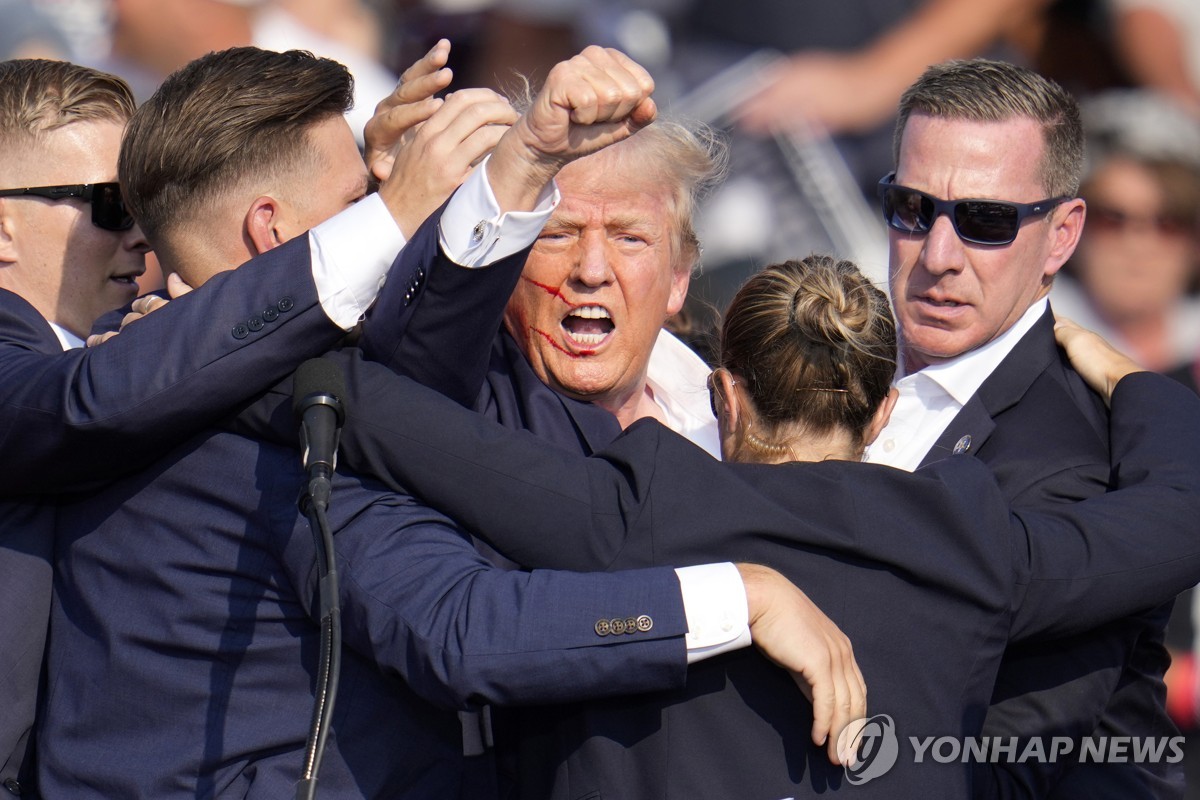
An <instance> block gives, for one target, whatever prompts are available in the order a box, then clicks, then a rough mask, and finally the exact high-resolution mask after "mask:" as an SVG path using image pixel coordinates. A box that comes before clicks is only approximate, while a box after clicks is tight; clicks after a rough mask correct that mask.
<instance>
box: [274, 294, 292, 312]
mask: <svg viewBox="0 0 1200 800" xmlns="http://www.w3.org/2000/svg"><path fill="white" fill-rule="evenodd" d="M275 307H276V308H278V309H279V310H280V311H282V312H283V313H285V314H286V313H287V312H289V311H291V310H292V309H293V308H295V307H296V301H295V300H293V299H292V298H290V297H283V298H280V300H279V302H278V303H276V304H275Z"/></svg>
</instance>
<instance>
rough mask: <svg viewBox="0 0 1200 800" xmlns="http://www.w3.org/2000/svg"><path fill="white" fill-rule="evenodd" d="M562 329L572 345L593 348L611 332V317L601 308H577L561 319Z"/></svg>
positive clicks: (612, 327)
mask: <svg viewBox="0 0 1200 800" xmlns="http://www.w3.org/2000/svg"><path fill="white" fill-rule="evenodd" d="M561 324H562V328H563V330H564V331H566V333H567V336H568V337H569V338H570V339H571V341H573V342H574V343H576V344H578V345H580V346H582V347H595V346H597V345H599V344H600V343H601V342H603V341H604V340H605V339H606V338H608V335H609V334H610V333H612V332H613V329H614V328H615V327H616V325H614V324H613V321H612V315H611V314H609V313H608V309H607V308H604V307H603V306H579V307H577V308H573V309H571V311H570V313H568V314H567V316H566V317H564V318H563V321H562V323H561Z"/></svg>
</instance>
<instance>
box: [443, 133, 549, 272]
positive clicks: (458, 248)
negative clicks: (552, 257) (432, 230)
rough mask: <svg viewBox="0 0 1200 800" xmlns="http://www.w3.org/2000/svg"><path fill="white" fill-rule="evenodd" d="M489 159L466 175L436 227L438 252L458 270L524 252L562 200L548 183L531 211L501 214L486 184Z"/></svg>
mask: <svg viewBox="0 0 1200 800" xmlns="http://www.w3.org/2000/svg"><path fill="white" fill-rule="evenodd" d="M490 159H491V156H490V155H489V156H488V157H487V158H485V159H484V160H483V163H482V164H480V165H479V167H478V168H477V169H475V170H474V171H472V172H471V174H470V175H469V176H467V179H466V180H465V181H464V182H463V185H462V186H460V187H459V188H458V191H456V192H455V193H454V196H453V197H451V198H450V202H449V203H447V204H446V209H445V210H444V211H443V212H442V218H441V221H440V224H439V226H438V238H439V241H440V243H441V245H442V252H443V253H445V254H446V257H447V258H449V259H450V260H451V261H453V262H454V263H455V264H458V265H459V266H460V267H470V268H475V267H487V266H490V265H492V264H494V263H496V262H497V261H499V260H500V259H502V258H507V257H508V256H511V255H513V254H515V253H519V252H520V251H522V250H524V249H525V248H526V247H528V246H529V245H531V244H533V242H534V241H535V240H536V239H537V236H538V234H539V233H541V230H542V226H543V225H545V224H546V221H547V220H548V219H550V215H551V214H553V213H554V209H556V208H558V203H559V200H561V199H562V198H561V195H560V194H559V192H558V186H557V185H556V184H554V183H553V182H551V183H550V184H549V185H547V186H546V188H545V189H543V190H542V193H541V195H539V196H538V202H537V205H536V206H535V207H534V209H533V210H532V211H509V212H507V213H501V212H500V203H499V202H497V200H496V195H495V194H494V193H493V192H492V186H491V184H490V183H488V178H487V164H488V161H489V160H490Z"/></svg>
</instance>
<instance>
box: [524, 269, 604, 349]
mask: <svg viewBox="0 0 1200 800" xmlns="http://www.w3.org/2000/svg"><path fill="white" fill-rule="evenodd" d="M521 280H523V281H526V282H528V283H531V284H533V285H534V286H536V287H538V288H539V289H541V290H542V291H544V292H545V293H546V294H548V295H550V296H551V297H557V298H558V299H559V300H562V301H563V302H564V303H566V304H567V305H568V306H571V307H572V308H575V305H574V304H573V303H571V302H570V301H569V300H567V298H565V297H563V295H562V292H560V291H559V290H558V289H555V288H554V287H553V286H547V285H546V284H544V283H538V282H537V281H535V280H532V279H530V278H526V277H525V276H521ZM529 329H530V330H531V331H533V332H534V333H536V334H537V335H538V336H541V337H542V338H543V339H545V340H546V342H547V343H548V344H549V345H550V346H551V347H553V348H554V349H555V350H557V351H559V352H560V353H562V354H564V355H566V356H569V357H571V358H583V357H584V356H594V355H595V354H596V351H595V350H580V351H579V352H577V353H572V352H571V351H570V350H568V349H566V348H565V347H563V346H562V345H561V344H559V343H558V342H556V341H555V340H554V337H553V336H551V335H550V334H549V333H547V332H546V331H544V330H541V329H540V328H535V327H534V326H532V325H530V326H529Z"/></svg>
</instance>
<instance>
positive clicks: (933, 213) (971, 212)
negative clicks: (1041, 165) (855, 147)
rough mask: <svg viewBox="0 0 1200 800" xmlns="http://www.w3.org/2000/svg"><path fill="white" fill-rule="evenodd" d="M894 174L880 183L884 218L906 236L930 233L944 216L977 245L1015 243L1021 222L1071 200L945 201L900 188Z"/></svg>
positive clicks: (956, 231) (890, 225) (967, 240)
mask: <svg viewBox="0 0 1200 800" xmlns="http://www.w3.org/2000/svg"><path fill="white" fill-rule="evenodd" d="M895 178H896V173H894V172H891V173H888V174H887V175H885V176H884V177H883V179H882V180H881V181H879V199H880V200H882V201H883V219H884V221H885V222H887V224H888V227H890V228H894V229H896V230H898V231H900V232H902V233H918V234H924V233H929V229H930V228H932V227H933V223H934V220H936V219H937V218H938V217H939V216H941V215H942V214H945V215H946V216H948V217H949V218H950V221H951V222H952V223H953V224H954V232H955V233H957V234H958V238H960V239H962V240H963V241H964V242H972V243H973V244H990V245H1002V244H1011V243H1012V241H1013V239H1016V238H1017V232H1018V231H1019V230H1020V229H1021V222H1022V221H1023V220H1025V219H1026V218H1027V217H1041V216H1045V215H1046V214H1049V213H1050V212H1051V211H1053V210H1054V208H1055V206H1057V205H1058V204H1059V203H1064V202H1066V201H1067V200H1070V199H1071V198H1070V197H1052V198H1050V199H1049V200H1039V201H1038V202H1036V203H1008V202H1005V201H1003V200H942V199H941V198H938V197H934V196H933V195H931V194H925V192H919V191H917V190H916V189H910V188H908V187H907V186H899V185H897V184H895V183H893V182H892V181H894V180H895Z"/></svg>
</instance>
